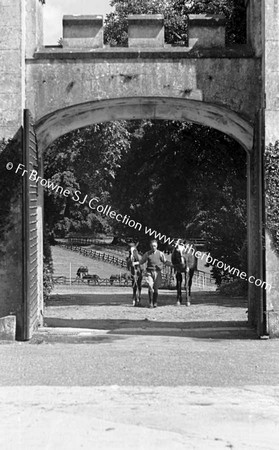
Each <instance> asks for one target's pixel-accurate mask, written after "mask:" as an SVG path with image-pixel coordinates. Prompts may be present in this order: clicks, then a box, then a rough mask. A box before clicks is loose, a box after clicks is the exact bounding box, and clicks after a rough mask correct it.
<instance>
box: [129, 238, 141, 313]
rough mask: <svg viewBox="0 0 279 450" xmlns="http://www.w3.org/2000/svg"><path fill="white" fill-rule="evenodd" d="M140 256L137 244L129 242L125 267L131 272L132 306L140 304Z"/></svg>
mask: <svg viewBox="0 0 279 450" xmlns="http://www.w3.org/2000/svg"><path fill="white" fill-rule="evenodd" d="M139 260H140V256H139V254H138V251H137V246H136V245H133V244H131V246H130V250H129V256H128V257H127V268H128V270H129V271H130V272H131V276H132V286H133V306H140V300H141V283H142V269H141V267H140V265H139Z"/></svg>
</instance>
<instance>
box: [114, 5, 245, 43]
mask: <svg viewBox="0 0 279 450" xmlns="http://www.w3.org/2000/svg"><path fill="white" fill-rule="evenodd" d="M111 6H113V7H114V8H115V11H114V12H112V13H110V14H108V15H107V16H106V20H105V41H106V43H107V44H110V45H111V46H122V47H123V46H127V45H128V19H127V17H128V15H129V14H163V15H164V24H165V39H166V42H167V43H168V44H176V45H179V44H180V45H181V44H182V45H187V36H188V15H189V14H202V13H208V14H223V15H225V17H226V18H227V26H226V34H227V36H226V39H227V43H228V44H243V43H245V41H246V8H245V4H244V1H243V0H239V1H237V2H235V1H234V0H216V1H214V0H196V1H187V0H141V1H138V0H112V1H111Z"/></svg>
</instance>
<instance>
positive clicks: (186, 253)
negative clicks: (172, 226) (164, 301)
mask: <svg viewBox="0 0 279 450" xmlns="http://www.w3.org/2000/svg"><path fill="white" fill-rule="evenodd" d="M195 252H196V249H195V248H194V246H193V245H190V244H189V243H186V242H185V243H183V242H182V240H181V239H178V241H177V242H176V243H175V246H174V249H173V251H172V255H171V262H172V264H173V266H174V271H175V274H176V290H177V305H181V303H182V274H184V275H185V292H186V306H190V304H191V286H192V279H193V276H194V272H195V270H196V269H197V258H196V257H195V256H194V254H195Z"/></svg>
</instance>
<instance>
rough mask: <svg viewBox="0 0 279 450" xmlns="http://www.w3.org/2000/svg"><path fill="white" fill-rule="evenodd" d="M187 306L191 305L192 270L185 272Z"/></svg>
mask: <svg viewBox="0 0 279 450" xmlns="http://www.w3.org/2000/svg"><path fill="white" fill-rule="evenodd" d="M185 292H186V306H190V304H191V303H190V272H189V271H186V272H185Z"/></svg>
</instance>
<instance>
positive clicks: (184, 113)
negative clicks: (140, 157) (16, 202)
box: [36, 97, 253, 152]
mask: <svg viewBox="0 0 279 450" xmlns="http://www.w3.org/2000/svg"><path fill="white" fill-rule="evenodd" d="M122 119H123V120H130V119H131V120H133V119H163V120H181V121H185V122H187V121H188V122H193V123H198V124H201V125H205V126H208V127H212V128H215V129H217V130H219V131H222V132H223V133H225V134H228V135H229V136H230V137H232V138H233V139H235V140H236V141H237V142H239V143H240V144H241V145H242V146H243V148H244V149H245V150H246V151H247V152H250V151H251V150H252V148H253V127H252V126H251V124H250V123H249V122H247V121H246V120H244V119H243V118H242V117H241V116H240V115H238V114H237V113H235V112H233V111H231V110H230V109H228V108H225V107H221V106H217V105H214V104H210V103H205V102H200V101H196V100H188V99H181V98H171V97H129V98H114V99H107V100H99V101H92V102H86V103H81V104H77V105H73V106H69V107H67V108H63V109H60V110H57V111H54V112H52V113H50V114H48V115H46V116H44V117H42V118H40V119H39V120H38V121H37V123H36V132H37V139H38V143H39V147H40V149H41V150H43V149H45V148H46V147H48V146H49V145H50V144H51V143H52V142H53V141H54V140H55V139H57V138H58V137H60V136H62V135H63V134H66V133H69V132H70V131H72V130H74V129H76V128H82V127H85V126H88V125H91V124H93V123H98V122H108V121H113V120H122Z"/></svg>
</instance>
